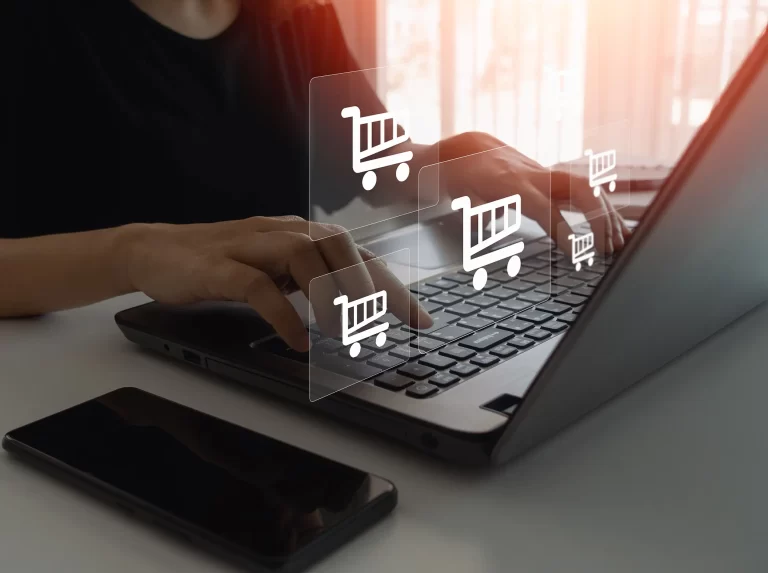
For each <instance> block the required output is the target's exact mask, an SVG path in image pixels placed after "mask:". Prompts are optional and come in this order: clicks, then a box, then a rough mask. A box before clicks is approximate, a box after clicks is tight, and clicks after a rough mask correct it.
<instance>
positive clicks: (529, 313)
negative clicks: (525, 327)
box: [517, 308, 553, 324]
mask: <svg viewBox="0 0 768 573" xmlns="http://www.w3.org/2000/svg"><path fill="white" fill-rule="evenodd" d="M517 318H521V319H522V320H527V321H528V322H533V323H534V324H543V323H545V322H547V321H548V320H550V319H551V318H553V316H552V315H551V314H549V313H548V312H541V311H540V310H537V309H535V308H532V309H531V310H526V311H525V312H521V313H520V314H518V315H517Z"/></svg>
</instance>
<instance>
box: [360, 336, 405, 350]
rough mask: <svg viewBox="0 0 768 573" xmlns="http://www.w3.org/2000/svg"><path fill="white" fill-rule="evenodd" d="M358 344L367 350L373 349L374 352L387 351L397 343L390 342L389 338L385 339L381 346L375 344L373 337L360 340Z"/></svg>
mask: <svg viewBox="0 0 768 573" xmlns="http://www.w3.org/2000/svg"><path fill="white" fill-rule="evenodd" d="M360 345H361V346H362V347H363V348H367V349H368V350H373V351H374V352H389V351H390V350H392V349H393V348H394V347H395V346H397V344H395V343H394V342H392V341H391V340H387V341H386V342H385V343H384V344H382V345H381V346H376V340H375V338H369V339H368V340H366V341H365V342H361V343H360Z"/></svg>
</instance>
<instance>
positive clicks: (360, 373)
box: [315, 354, 381, 380]
mask: <svg viewBox="0 0 768 573" xmlns="http://www.w3.org/2000/svg"><path fill="white" fill-rule="evenodd" d="M315 365H316V366H318V367H319V368H322V369H323V370H330V371H331V372H336V373H337V374H341V375H342V376H346V377H348V378H352V379H353V380H365V379H366V378H372V377H373V376H376V375H377V374H380V373H381V368H376V367H375V366H370V365H368V364H365V363H364V362H357V361H355V360H350V359H349V358H346V357H343V356H339V355H335V356H334V355H332V354H326V355H323V356H321V357H320V358H319V359H318V360H317V362H315Z"/></svg>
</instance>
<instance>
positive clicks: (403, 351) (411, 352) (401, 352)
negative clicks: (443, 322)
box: [389, 346, 424, 360]
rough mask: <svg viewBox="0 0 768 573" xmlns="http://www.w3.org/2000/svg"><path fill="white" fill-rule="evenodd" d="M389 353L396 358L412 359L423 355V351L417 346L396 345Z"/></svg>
mask: <svg viewBox="0 0 768 573" xmlns="http://www.w3.org/2000/svg"><path fill="white" fill-rule="evenodd" d="M389 354H390V355H392V356H395V357H396V358H402V359H403V360H413V359H414V358H421V357H422V356H424V352H422V351H420V350H419V349H418V348H413V347H412V346H398V347H397V348H395V349H394V350H392V351H391V352H390V353H389Z"/></svg>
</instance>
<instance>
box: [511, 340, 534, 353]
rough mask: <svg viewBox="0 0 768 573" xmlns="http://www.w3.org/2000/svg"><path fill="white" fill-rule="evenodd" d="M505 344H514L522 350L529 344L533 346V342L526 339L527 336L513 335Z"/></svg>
mask: <svg viewBox="0 0 768 573" xmlns="http://www.w3.org/2000/svg"><path fill="white" fill-rule="evenodd" d="M507 344H508V345H509V346H514V347H515V348H519V349H520V350H524V349H526V348H528V347H529V346H533V345H534V342H533V340H528V339H527V338H521V337H515V338H513V339H512V340H510V341H509V342H507Z"/></svg>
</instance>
